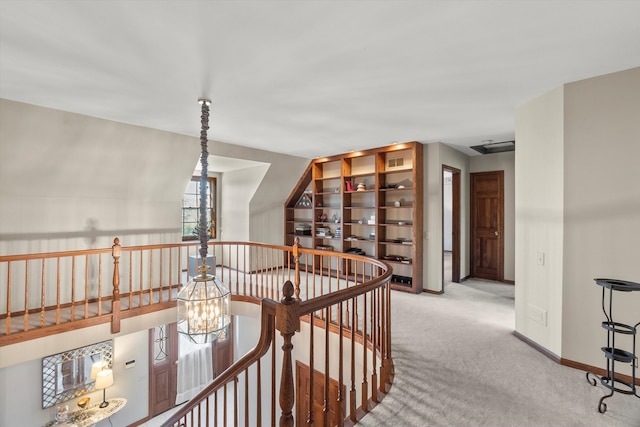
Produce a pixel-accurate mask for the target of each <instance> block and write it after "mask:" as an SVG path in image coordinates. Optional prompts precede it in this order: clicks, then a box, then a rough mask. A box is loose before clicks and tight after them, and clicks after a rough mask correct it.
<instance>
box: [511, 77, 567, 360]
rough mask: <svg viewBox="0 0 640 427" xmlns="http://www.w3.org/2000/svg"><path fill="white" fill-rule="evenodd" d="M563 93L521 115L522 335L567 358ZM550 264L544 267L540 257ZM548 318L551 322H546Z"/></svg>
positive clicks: (518, 267) (518, 269)
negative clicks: (564, 340) (564, 332)
mask: <svg viewBox="0 0 640 427" xmlns="http://www.w3.org/2000/svg"><path fill="white" fill-rule="evenodd" d="M563 112H564V105H563V92H562V89H561V88H560V89H555V90H553V91H551V92H549V93H547V94H545V95H542V96H540V97H538V98H536V99H534V100H532V101H529V102H528V103H526V104H524V105H522V106H519V107H518V109H517V112H516V141H517V148H516V151H515V153H516V154H515V157H516V181H515V190H516V195H515V215H516V236H515V253H516V260H515V277H516V289H515V299H516V301H515V311H516V331H518V332H519V333H521V334H522V335H524V336H526V337H528V338H530V339H531V340H533V341H535V342H536V343H538V344H540V345H541V346H543V347H545V348H546V349H548V350H550V351H551V352H553V353H555V354H556V355H561V354H562V347H561V343H562V268H563V251H562V241H563V237H562V236H563V195H564V188H563V176H564V168H563V164H564V154H563V153H564V146H563V144H564V143H563V132H564V121H563ZM541 253H543V254H544V265H538V262H537V260H538V254H541ZM543 317H546V319H543Z"/></svg>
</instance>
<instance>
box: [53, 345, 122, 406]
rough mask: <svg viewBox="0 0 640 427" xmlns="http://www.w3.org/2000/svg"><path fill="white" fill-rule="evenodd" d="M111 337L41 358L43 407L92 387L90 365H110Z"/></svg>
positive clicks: (111, 352)
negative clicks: (99, 363)
mask: <svg viewBox="0 0 640 427" xmlns="http://www.w3.org/2000/svg"><path fill="white" fill-rule="evenodd" d="M112 360H113V340H107V341H102V342H99V343H96V344H91V345H88V346H86V347H80V348H76V349H74V350H69V351H65V352H63V353H58V354H54V355H52V356H47V357H45V358H43V359H42V408H43V409H44V408H50V407H52V406H54V405H56V404H58V403H60V402H65V401H67V400H71V399H73V398H75V397H78V396H82V395H83V394H86V393H89V392H91V391H93V390H94V385H95V379H94V378H91V368H92V366H93V365H94V364H96V363H98V362H101V364H102V367H103V368H104V369H107V368H111V362H112Z"/></svg>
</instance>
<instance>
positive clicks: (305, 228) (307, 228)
mask: <svg viewBox="0 0 640 427" xmlns="http://www.w3.org/2000/svg"><path fill="white" fill-rule="evenodd" d="M294 234H295V235H296V236H311V225H309V224H298V225H296V229H295V231H294Z"/></svg>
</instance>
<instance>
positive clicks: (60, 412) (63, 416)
mask: <svg viewBox="0 0 640 427" xmlns="http://www.w3.org/2000/svg"><path fill="white" fill-rule="evenodd" d="M68 418H69V406H67V405H60V406H58V409H57V410H56V424H62V423H66V422H67V419H68Z"/></svg>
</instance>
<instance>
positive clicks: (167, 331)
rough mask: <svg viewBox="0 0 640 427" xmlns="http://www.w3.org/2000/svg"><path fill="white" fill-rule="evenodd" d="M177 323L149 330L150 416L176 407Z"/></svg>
mask: <svg viewBox="0 0 640 427" xmlns="http://www.w3.org/2000/svg"><path fill="white" fill-rule="evenodd" d="M177 361H178V328H177V324H176V323H172V324H170V325H162V326H157V327H155V328H153V329H149V416H150V417H154V416H156V415H158V414H161V413H162V412H164V411H166V410H168V409H171V408H173V407H174V406H175V405H176V391H177V384H176V379H177V377H178V365H177Z"/></svg>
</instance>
